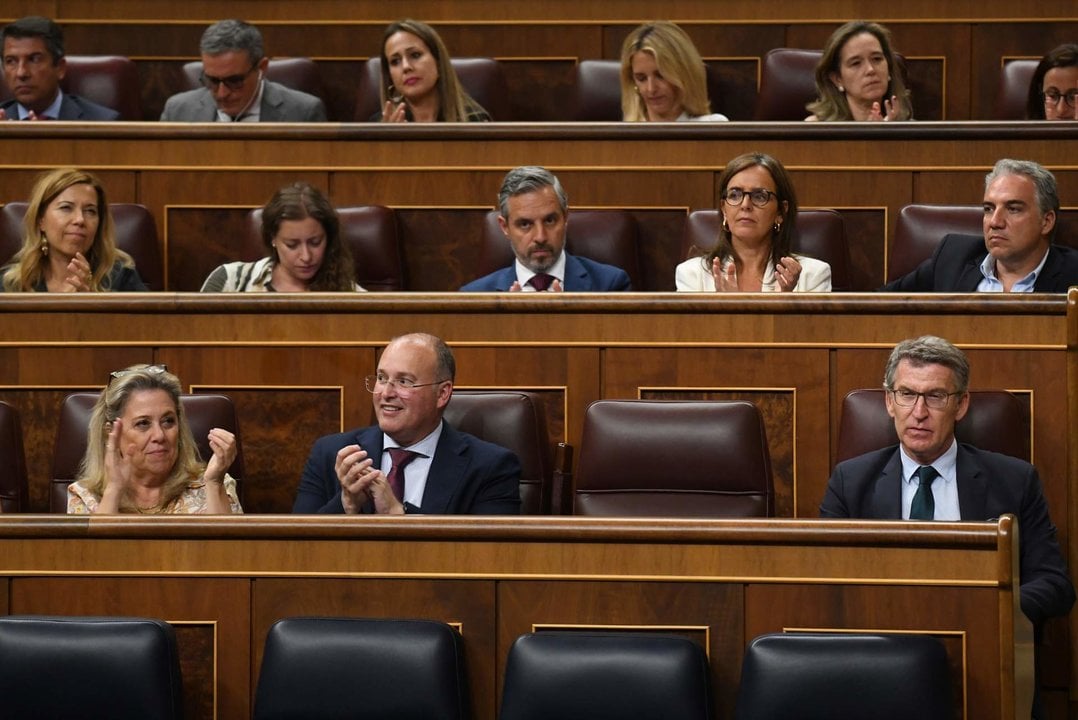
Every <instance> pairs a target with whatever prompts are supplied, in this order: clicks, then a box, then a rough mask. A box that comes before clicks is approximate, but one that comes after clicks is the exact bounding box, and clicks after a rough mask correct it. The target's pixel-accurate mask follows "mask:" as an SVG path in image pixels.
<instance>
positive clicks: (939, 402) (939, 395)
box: [890, 388, 962, 410]
mask: <svg viewBox="0 0 1078 720" xmlns="http://www.w3.org/2000/svg"><path fill="white" fill-rule="evenodd" d="M890 392H891V396H892V397H894V399H895V405H898V406H899V407H913V406H914V405H916V404H917V398H924V400H925V405H926V406H927V407H929V408H931V409H933V410H942V409H943V408H945V407H947V403H949V402H950V401H951V397H952V396H954V395H962V393H960V392H953V393H948V392H926V393H919V392H914V391H913V390H906V389H905V388H899V389H898V390H891V391H890Z"/></svg>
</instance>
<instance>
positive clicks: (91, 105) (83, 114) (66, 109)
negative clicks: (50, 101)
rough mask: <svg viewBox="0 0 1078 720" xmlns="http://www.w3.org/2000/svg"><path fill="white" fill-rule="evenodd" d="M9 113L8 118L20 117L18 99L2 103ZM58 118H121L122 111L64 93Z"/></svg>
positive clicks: (4, 109) (7, 113)
mask: <svg viewBox="0 0 1078 720" xmlns="http://www.w3.org/2000/svg"><path fill="white" fill-rule="evenodd" d="M0 109H3V111H4V113H5V114H6V115H7V119H8V120H18V119H19V108H18V101H17V100H15V99H11V100H8V101H7V102H5V103H3V104H2V105H0ZM56 119H57V120H119V119H120V113H118V112H116V111H115V110H113V109H112V108H107V107H105V106H104V105H98V104H97V103H95V102H90V101H89V100H86V99H85V98H81V97H79V96H78V95H68V94H67V93H64V99H63V100H61V101H60V117H58V118H56Z"/></svg>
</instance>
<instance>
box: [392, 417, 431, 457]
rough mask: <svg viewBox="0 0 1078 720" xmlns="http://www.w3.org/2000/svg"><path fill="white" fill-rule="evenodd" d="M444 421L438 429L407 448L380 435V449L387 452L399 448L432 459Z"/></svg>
mask: <svg viewBox="0 0 1078 720" xmlns="http://www.w3.org/2000/svg"><path fill="white" fill-rule="evenodd" d="M444 424H445V421H444V420H442V421H439V422H438V427H436V428H434V431H433V432H432V433H431V434H430V435H427V436H426V437H425V438H423V439H422V440H420V441H419V442H417V443H412V444H411V445H408V446H407V447H401V445H400V444H399V443H398V442H397V441H396V440H394V439H393V438H391V437H389V436H388V435H386V434H385V433H382V448H383V450H388V449H389V448H395V447H399V448H401V449H402V450H411V451H412V452H415V453H419V454H420V455H422V456H423V457H434V451H435V450H436V449H437V448H438V439H439V438H441V437H442V425H444Z"/></svg>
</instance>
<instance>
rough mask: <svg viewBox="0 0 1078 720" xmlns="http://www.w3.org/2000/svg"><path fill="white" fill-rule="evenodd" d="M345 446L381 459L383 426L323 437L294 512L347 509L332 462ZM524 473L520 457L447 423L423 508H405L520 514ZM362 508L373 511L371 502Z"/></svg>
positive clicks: (441, 512) (409, 508)
mask: <svg viewBox="0 0 1078 720" xmlns="http://www.w3.org/2000/svg"><path fill="white" fill-rule="evenodd" d="M346 445H359V446H360V447H361V448H363V449H364V450H366V451H367V454H368V456H369V457H370V458H371V459H372V460H373V461H374V466H375V467H378V465H379V463H381V461H382V430H381V429H380V428H379V427H378V426H377V425H372V426H370V427H365V428H362V429H360V430H350V431H349V432H344V433H337V434H336V435H326V436H325V437H321V438H319V439H318V440H317V441H316V442H315V444H314V447H313V448H312V449H311V455H310V457H309V458H307V464H306V465H305V466H304V468H303V477H302V478H301V479H300V483H299V491H298V492H297V493H296V502H295V504H294V505H293V506H292V512H294V513H343V512H344V506H343V505H342V504H341V485H340V483H339V482H338V481H337V473H336V471H335V470H334V469H333V464H334V461H335V460H336V458H337V451H339V450H340V449H341V448H343V447H344V446H346ZM520 476H521V469H520V460H518V459H517V456H516V455H514V454H513V453H512V452H510V451H508V450H506V449H505V448H503V447H501V446H499V445H495V444H493V443H488V442H486V441H485V440H480V439H479V438H477V437H475V436H473V435H469V434H468V433H463V432H460V431H459V430H456V429H454V428H453V427H452V426H451V425H450V424H449V423H446V422H443V423H442V434H441V437H439V438H438V446H437V447H436V448H435V450H434V458H433V459H432V460H431V465H430V473H429V474H428V475H427V486H426V489H425V490H424V492H423V504H422V506H421V507H419V508H415V507H413V506H411V505H409V504H405V511H406V512H420V513H425V514H428V515H519V514H520ZM363 512H365V513H372V512H374V507H373V505H372V503H371V502H369V501H368V502H367V504H366V505H365V506H364V507H363Z"/></svg>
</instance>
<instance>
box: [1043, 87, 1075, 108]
mask: <svg viewBox="0 0 1078 720" xmlns="http://www.w3.org/2000/svg"><path fill="white" fill-rule="evenodd" d="M1041 97H1043V98H1044V104H1045V105H1059V101H1060V100H1062V101H1063V102H1064V103H1066V105H1067V107H1074V106H1075V104H1078V90H1068V91H1067V92H1065V93H1061V92H1059V91H1058V90H1049V91H1047V92H1042V93H1041Z"/></svg>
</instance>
